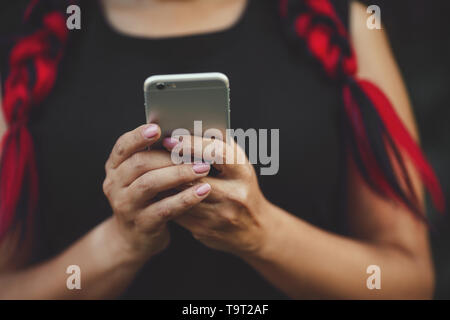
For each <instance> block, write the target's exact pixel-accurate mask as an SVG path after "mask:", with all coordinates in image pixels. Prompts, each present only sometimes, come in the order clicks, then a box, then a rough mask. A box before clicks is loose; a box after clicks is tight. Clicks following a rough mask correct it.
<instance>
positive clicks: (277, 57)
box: [30, 0, 348, 299]
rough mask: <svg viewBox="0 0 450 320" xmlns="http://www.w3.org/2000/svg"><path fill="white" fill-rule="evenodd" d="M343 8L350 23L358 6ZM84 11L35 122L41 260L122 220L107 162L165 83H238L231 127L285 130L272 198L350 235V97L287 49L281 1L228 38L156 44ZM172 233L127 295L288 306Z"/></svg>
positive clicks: (234, 264) (87, 7)
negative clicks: (109, 190) (116, 213)
mask: <svg viewBox="0 0 450 320" xmlns="http://www.w3.org/2000/svg"><path fill="white" fill-rule="evenodd" d="M334 2H335V3H336V6H337V10H338V12H339V13H340V14H341V15H342V16H343V19H344V21H345V22H347V20H348V19H347V14H348V2H347V1H344V0H342V1H339V0H337V1H334ZM81 6H82V13H83V17H82V19H83V20H82V30H81V31H72V33H71V36H72V38H71V41H70V43H69V47H68V49H67V53H66V56H65V58H64V60H63V62H62V65H61V68H60V75H59V78H58V81H57V84H56V87H55V89H54V91H53V92H52V94H51V95H50V96H49V97H48V99H47V100H46V102H45V104H44V105H43V106H42V107H40V108H38V110H37V111H36V112H35V113H34V114H33V116H32V121H31V124H30V127H31V132H32V135H33V137H34V140H35V146H36V152H37V162H38V168H39V174H40V211H39V213H38V217H39V228H40V230H41V232H40V239H39V242H40V243H39V244H40V246H41V248H42V253H41V254H40V259H47V258H50V257H52V256H55V255H56V254H58V253H60V252H61V251H62V250H64V249H65V248H67V247H68V246H69V245H71V244H72V243H73V242H74V241H76V240H77V239H78V238H80V237H81V236H82V235H84V234H86V233H87V232H88V231H89V230H91V229H92V228H93V227H95V226H96V225H97V224H99V223H101V222H102V221H103V220H105V219H106V218H107V217H109V216H110V215H111V214H112V211H111V208H110V206H109V204H108V201H107V200H106V198H105V196H104V194H103V192H102V182H103V179H104V177H105V173H104V163H105V161H106V159H107V158H108V155H109V153H110V151H111V148H112V147H113V145H114V143H115V141H116V139H117V138H118V137H119V136H120V135H121V134H123V133H124V132H126V131H129V130H131V129H134V128H135V127H137V126H139V125H140V124H143V123H144V122H145V114H144V106H143V101H144V100H143V89H142V87H143V82H144V80H145V79H146V78H147V77H148V76H150V75H155V74H174V73H194V72H213V71H218V72H223V73H225V74H226V75H228V77H229V79H230V86H231V109H232V115H231V126H232V127H233V128H242V129H244V130H246V129H248V128H255V129H280V169H279V172H278V174H277V175H274V176H259V177H258V178H259V182H260V185H261V188H262V191H263V192H264V194H265V196H266V197H267V198H268V199H269V200H270V201H271V202H272V203H274V204H276V205H278V206H280V207H282V208H284V209H285V210H287V211H289V212H291V213H292V214H295V215H298V216H299V217H300V218H302V219H305V220H307V221H309V222H311V223H313V224H315V225H317V226H318V227H320V228H325V229H327V230H331V231H342V228H341V224H342V223H343V222H345V216H344V215H343V213H344V212H345V208H344V201H343V199H345V196H344V193H343V192H344V190H345V181H344V179H343V177H344V176H345V165H344V162H343V161H342V156H343V150H342V147H341V146H340V143H339V141H340V139H339V134H340V132H339V131H340V130H339V117H338V114H339V108H340V107H341V105H340V103H341V102H340V101H341V97H340V90H339V88H338V87H337V86H335V85H334V84H333V83H331V82H329V81H328V80H327V79H326V77H325V76H324V75H323V74H322V73H321V71H320V70H319V68H318V66H317V65H316V64H315V63H314V62H313V61H312V60H311V58H310V57H309V56H308V54H307V53H306V52H303V51H299V50H297V49H295V48H296V47H295V48H294V46H291V44H290V43H289V42H288V41H287V40H286V38H285V37H284V35H283V29H282V26H281V22H280V19H279V17H278V5H277V1H272V0H250V1H249V5H248V7H247V9H246V11H245V13H244V14H243V15H242V17H241V18H240V20H239V21H238V22H237V24H235V25H234V26H233V27H231V28H229V29H227V30H225V31H220V32H215V33H211V34H204V35H192V36H183V37H177V38H169V39H156V40H155V39H143V38H135V37H130V36H125V35H123V34H120V33H118V32H116V31H114V30H113V29H112V28H111V27H110V26H109V24H108V23H107V21H106V20H105V17H104V16H103V12H102V11H101V9H100V6H99V4H98V3H97V1H82V3H81ZM257 172H259V170H257ZM170 229H171V234H172V242H171V245H170V247H169V248H168V249H167V250H165V251H164V252H163V253H161V254H159V255H158V256H156V257H154V258H152V259H151V260H150V261H149V262H148V263H147V265H146V266H145V267H144V268H143V269H142V271H141V272H140V273H139V274H138V275H137V277H136V280H135V281H134V282H133V283H132V284H131V286H130V287H129V289H128V290H127V292H126V293H125V294H124V297H125V298H142V299H146V298H153V299H164V298H168V299H172V298H175V299H178V298H189V299H197V298H205V299H208V298H209V299H241V298H255V299H259V298H263V299H264V298H283V297H284V296H283V294H281V293H280V292H279V291H277V290H276V289H275V288H273V287H272V285H271V284H269V283H268V282H267V281H265V280H264V279H263V278H262V277H261V276H260V275H259V274H258V273H257V272H256V271H255V270H253V269H252V268H251V267H249V266H248V265H246V264H245V263H244V262H243V261H241V260H240V259H238V258H236V257H234V256H232V255H230V254H227V253H223V252H218V251H214V250H211V249H208V248H206V247H205V246H203V245H202V244H200V243H199V242H197V241H195V240H194V239H193V238H192V237H191V235H190V233H189V232H187V231H185V230H184V229H182V228H181V227H179V226H177V225H174V224H170ZM298 254H299V255H300V254H301V252H299V253H298ZM73 263H76V261H74V262H73Z"/></svg>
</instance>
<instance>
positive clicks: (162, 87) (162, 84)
mask: <svg viewBox="0 0 450 320" xmlns="http://www.w3.org/2000/svg"><path fill="white" fill-rule="evenodd" d="M165 88H166V85H165V84H164V83H157V84H156V89H158V90H164V89H165Z"/></svg>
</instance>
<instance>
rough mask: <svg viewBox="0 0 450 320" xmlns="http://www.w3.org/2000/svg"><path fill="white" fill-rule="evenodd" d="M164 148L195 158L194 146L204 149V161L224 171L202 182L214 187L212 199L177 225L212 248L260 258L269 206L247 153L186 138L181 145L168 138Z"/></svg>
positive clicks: (217, 142)
mask: <svg viewBox="0 0 450 320" xmlns="http://www.w3.org/2000/svg"><path fill="white" fill-rule="evenodd" d="M180 140H181V139H180ZM194 141H195V142H194ZM163 144H164V146H165V147H166V148H167V149H168V150H172V151H173V152H178V150H184V151H186V150H190V151H191V152H192V153H191V154H192V155H194V146H195V145H197V146H198V145H202V146H203V149H202V150H203V152H202V156H203V160H204V161H205V162H209V163H213V165H214V167H215V168H217V169H218V170H219V171H220V174H219V175H218V176H216V177H206V178H202V179H201V180H202V182H206V183H208V184H209V185H211V186H212V191H211V194H210V195H209V196H208V198H207V199H205V201H202V203H200V204H198V205H196V206H195V207H193V208H192V209H190V210H189V211H188V213H187V214H184V215H183V216H180V217H177V218H176V219H175V221H176V222H177V223H178V224H180V225H181V226H183V227H185V228H186V229H188V230H189V231H190V232H192V235H193V236H194V238H196V239H197V240H199V241H201V242H202V243H203V244H205V245H206V246H208V247H211V248H213V249H217V250H222V251H227V252H231V253H233V254H236V255H240V256H241V255H246V256H247V255H257V254H258V252H259V250H261V248H262V246H263V244H264V239H265V234H266V232H267V231H266V230H267V217H266V215H265V211H266V210H265V208H267V207H268V205H269V203H268V201H267V200H266V199H265V198H264V195H263V194H262V192H261V190H260V188H259V185H258V180H257V177H256V174H255V170H254V168H253V166H252V165H251V164H250V163H249V162H248V160H247V157H246V155H245V152H244V151H243V150H242V149H241V148H240V147H239V146H238V145H237V144H235V143H234V141H232V142H231V143H230V144H226V143H224V142H222V141H219V140H210V139H202V138H200V137H182V141H181V142H179V141H178V140H175V139H172V138H167V139H164V143H163ZM212 150H214V151H212ZM184 151H183V152H184ZM205 151H206V152H205ZM207 154H212V156H211V157H209V156H208V155H207ZM194 156H197V157H196V158H199V155H194ZM218 160H219V161H218ZM218 162H219V163H218ZM220 163H222V164H220Z"/></svg>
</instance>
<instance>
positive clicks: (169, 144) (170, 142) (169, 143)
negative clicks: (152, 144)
mask: <svg viewBox="0 0 450 320" xmlns="http://www.w3.org/2000/svg"><path fill="white" fill-rule="evenodd" d="M178 143H179V141H178V140H177V139H173V138H164V140H163V146H164V147H166V148H167V149H173V148H174V147H175V146H176V145H177V144H178Z"/></svg>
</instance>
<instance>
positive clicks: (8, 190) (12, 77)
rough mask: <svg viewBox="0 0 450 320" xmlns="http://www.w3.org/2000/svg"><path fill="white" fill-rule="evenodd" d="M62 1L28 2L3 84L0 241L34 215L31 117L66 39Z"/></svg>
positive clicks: (50, 80) (35, 175) (47, 87)
mask: <svg viewBox="0 0 450 320" xmlns="http://www.w3.org/2000/svg"><path fill="white" fill-rule="evenodd" d="M60 5H61V1H59V5H58V4H57V1H49V0H46V1H39V0H32V1H31V2H30V3H29V5H28V6H27V9H26V11H25V14H24V22H25V23H24V25H25V26H26V28H25V30H24V34H23V35H22V36H20V37H18V38H17V39H14V44H13V46H12V48H11V50H10V51H9V57H8V61H7V62H8V70H7V74H6V78H5V81H4V83H3V101H2V109H3V115H4V118H5V121H6V124H7V131H6V133H5V135H4V136H3V139H2V141H1V152H0V156H1V159H0V238H1V237H3V236H4V235H5V233H6V232H7V230H9V228H10V227H12V226H13V225H14V224H15V223H16V222H19V221H23V220H24V219H26V220H28V221H29V219H30V218H31V217H32V214H33V212H34V211H36V209H37V202H38V191H39V190H38V173H37V168H36V161H35V155H34V148H33V140H32V137H31V134H30V132H29V130H28V122H29V119H30V113H31V112H32V110H33V109H34V108H36V107H38V106H39V105H40V104H41V103H42V102H43V101H44V99H45V98H46V97H47V96H48V94H49V93H50V92H51V90H52V88H53V86H54V83H55V81H56V76H57V70H58V65H59V62H60V61H61V58H62V56H63V50H64V46H65V43H66V41H67V37H68V30H67V27H66V20H65V16H64V13H63V11H62V10H61V7H59V6H60Z"/></svg>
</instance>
